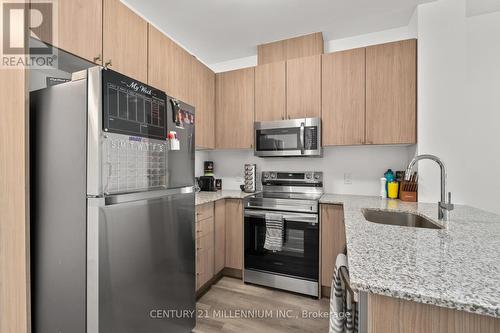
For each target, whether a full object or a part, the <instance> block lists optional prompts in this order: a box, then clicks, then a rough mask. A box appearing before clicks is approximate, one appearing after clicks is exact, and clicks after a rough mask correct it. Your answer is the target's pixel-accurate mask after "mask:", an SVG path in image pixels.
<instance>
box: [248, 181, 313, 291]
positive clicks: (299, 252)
mask: <svg viewBox="0 0 500 333" xmlns="http://www.w3.org/2000/svg"><path fill="white" fill-rule="evenodd" d="M261 179H262V188H263V192H261V193H257V194H254V195H252V196H250V197H247V198H245V200H244V202H245V211H244V215H245V222H244V224H245V227H244V241H245V250H244V252H245V271H244V281H245V282H246V283H254V284H259V285H264V286H268V287H273V288H279V289H284V290H289V291H293V292H297V293H302V294H307V295H311V296H316V297H318V296H319V214H318V212H319V198H320V197H321V195H322V194H323V173H322V172H310V171H307V172H278V171H265V172H263V173H262V178H261ZM276 221H279V222H280V224H279V225H280V226H282V229H280V231H281V240H280V241H278V242H279V244H280V246H279V247H278V250H276V249H269V246H268V247H267V248H266V244H267V242H266V237H270V234H269V232H268V229H270V228H271V227H270V225H271V224H270V223H272V222H276Z"/></svg>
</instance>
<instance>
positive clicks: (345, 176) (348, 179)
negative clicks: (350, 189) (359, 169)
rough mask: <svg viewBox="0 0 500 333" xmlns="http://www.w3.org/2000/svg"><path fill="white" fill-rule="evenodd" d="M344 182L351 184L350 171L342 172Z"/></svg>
mask: <svg viewBox="0 0 500 333" xmlns="http://www.w3.org/2000/svg"><path fill="white" fill-rule="evenodd" d="M344 184H346V185H351V184H352V176H351V174H350V173H348V172H346V173H344Z"/></svg>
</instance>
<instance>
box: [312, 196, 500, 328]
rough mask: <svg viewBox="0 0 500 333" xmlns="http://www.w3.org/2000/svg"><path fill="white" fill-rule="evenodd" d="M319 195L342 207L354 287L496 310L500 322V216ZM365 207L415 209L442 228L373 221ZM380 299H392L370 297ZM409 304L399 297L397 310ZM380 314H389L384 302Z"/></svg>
mask: <svg viewBox="0 0 500 333" xmlns="http://www.w3.org/2000/svg"><path fill="white" fill-rule="evenodd" d="M320 203H322V204H339V205H343V207H344V221H345V230H346V241H347V256H348V263H349V275H350V283H351V287H352V288H354V289H356V290H358V291H361V292H367V293H368V295H369V296H370V295H381V296H388V297H389V298H396V299H400V300H407V301H411V302H417V303H423V304H429V305H434V306H438V307H444V308H447V309H454V310H459V311H460V312H462V311H466V312H468V313H474V314H477V315H486V316H489V317H493V318H489V317H484V318H485V319H484V320H486V321H490V322H491V325H495V326H494V327H493V326H490V328H491V331H492V332H493V331H495V330H497V331H498V330H500V251H499V250H500V216H498V215H496V214H493V213H488V212H485V211H482V210H480V209H476V208H473V207H470V206H465V205H456V206H455V209H454V210H453V211H452V212H451V213H450V219H449V221H446V222H444V221H439V220H437V214H438V213H437V204H431V203H408V202H402V201H399V200H385V199H380V198H378V197H370V196H354V195H335V194H325V195H323V197H322V198H321V199H320ZM363 208H373V209H380V210H395V211H403V212H411V213H415V214H417V215H422V216H424V217H426V218H429V219H431V220H432V221H433V222H434V223H435V224H437V225H440V226H441V227H442V228H443V229H426V228H414V227H404V226H394V225H385V224H377V223H372V222H369V221H367V220H366V219H365V217H364V215H363V213H362V209H363ZM375 302H378V305H381V306H382V304H381V303H384V304H383V306H385V307H386V308H387V309H389V308H390V306H391V304H390V300H386V299H385V298H384V297H382V298H380V297H379V298H377V297H375V296H373V297H372V301H370V297H369V301H368V303H369V306H370V304H372V303H373V304H375ZM408 303H409V302H408ZM404 306H406V305H404V304H403V305H401V304H400V305H398V307H399V311H401V308H404ZM407 309H408V310H409V309H410V308H407ZM372 310H373V309H372ZM370 311H371V310H370V309H369V310H368V313H369V318H368V323H369V325H368V326H369V327H370V321H371V319H370ZM455 312H457V311H455ZM377 315H378V316H379V317H380V316H382V317H384V316H383V314H381V313H380V311H379V310H378V312H377ZM397 317H401V318H402V317H403V314H402V313H401V312H400V313H399V315H398V316H397ZM481 317H482V318H483V316H481ZM494 318H497V319H494ZM372 319H376V318H372ZM414 319H415V318H414ZM434 320H435V319H434ZM386 321H387V318H386ZM373 325H375V324H373V323H372V326H373ZM400 328H401V327H400ZM374 331H376V330H374ZM394 331H395V330H394ZM430 331H432V330H430ZM438 331H441V330H438ZM444 331H446V330H444ZM479 331H483V329H480V330H479Z"/></svg>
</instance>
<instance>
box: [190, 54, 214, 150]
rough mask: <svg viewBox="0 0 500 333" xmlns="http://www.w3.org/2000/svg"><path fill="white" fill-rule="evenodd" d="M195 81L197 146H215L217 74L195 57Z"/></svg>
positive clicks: (194, 102) (194, 100) (208, 147)
mask: <svg viewBox="0 0 500 333" xmlns="http://www.w3.org/2000/svg"><path fill="white" fill-rule="evenodd" d="M192 75H193V77H192V78H191V80H192V82H193V89H194V96H193V104H194V106H195V108H196V109H195V116H196V117H195V119H196V120H195V121H196V126H195V128H196V147H197V148H205V149H213V148H215V74H214V72H212V70H211V69H210V68H208V67H206V66H205V65H204V64H202V63H201V62H200V61H198V60H196V59H194V61H193V69H192Z"/></svg>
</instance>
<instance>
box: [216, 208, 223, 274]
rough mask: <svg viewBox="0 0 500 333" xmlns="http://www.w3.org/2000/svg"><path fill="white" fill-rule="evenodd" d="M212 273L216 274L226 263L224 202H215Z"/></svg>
mask: <svg viewBox="0 0 500 333" xmlns="http://www.w3.org/2000/svg"><path fill="white" fill-rule="evenodd" d="M214 253H215V258H214V273H215V274H217V273H219V272H220V271H222V269H224V267H225V263H226V201H225V200H217V201H216V202H215V209H214Z"/></svg>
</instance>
